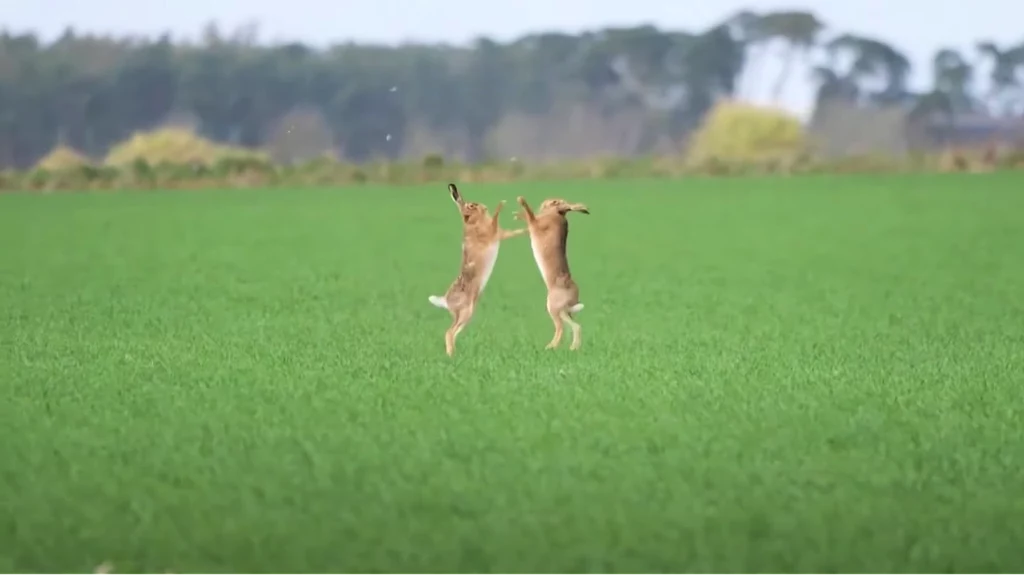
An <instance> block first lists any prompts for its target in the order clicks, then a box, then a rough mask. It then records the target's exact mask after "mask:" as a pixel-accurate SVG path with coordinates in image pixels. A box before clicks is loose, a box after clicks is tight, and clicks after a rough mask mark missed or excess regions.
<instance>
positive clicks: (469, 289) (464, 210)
mask: <svg viewBox="0 0 1024 575" xmlns="http://www.w3.org/2000/svg"><path fill="white" fill-rule="evenodd" d="M448 191H449V192H450V193H451V195H452V201H453V202H455V205H456V206H458V208H459V213H460V214H461V215H462V268H461V269H460V270H459V275H458V277H456V278H455V281H454V282H452V285H451V286H450V287H449V288H448V291H447V292H445V294H444V297H438V296H436V295H432V296H430V297H429V298H428V299H429V300H430V303H432V304H434V305H435V306H437V307H439V308H442V309H446V310H448V312H449V313H451V315H452V325H451V327H449V328H448V331H446V332H445V334H444V347H445V351H446V352H447V353H448V355H449V357H450V356H451V355H452V354H454V353H455V338H456V337H457V336H458V335H459V332H461V331H462V329H463V328H465V327H466V324H467V323H469V320H470V319H471V318H472V317H473V312H474V311H475V310H476V302H477V300H478V299H480V294H481V293H482V292H483V291H484V286H486V285H487V280H489V279H491V273H492V272H494V264H495V263H497V261H498V248H499V247H500V246H501V241H502V240H507V239H509V238H513V237H515V236H518V235H521V234H524V233H526V229H525V228H524V229H518V230H511V231H510V230H503V229H501V227H500V226H499V225H498V214H500V213H501V210H502V208H504V207H505V200H502V201H500V202H498V206H497V207H496V208H494V215H493V216H488V214H487V206H485V205H483V204H480V203H477V202H467V201H465V200H463V199H462V194H460V193H459V189H458V188H456V187H455V184H448Z"/></svg>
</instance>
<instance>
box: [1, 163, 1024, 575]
mask: <svg viewBox="0 0 1024 575" xmlns="http://www.w3.org/2000/svg"><path fill="white" fill-rule="evenodd" d="M462 189H463V192H464V194H465V195H466V197H467V199H469V200H475V201H483V202H485V203H487V204H488V205H489V206H491V207H492V208H493V207H494V205H495V203H496V201H497V200H498V199H500V198H507V199H508V200H510V202H514V200H515V196H516V195H517V194H520V193H522V194H524V195H526V196H527V197H528V198H529V199H531V200H533V201H534V203H537V202H539V201H540V200H542V199H543V198H544V197H547V196H562V197H565V198H567V199H570V200H575V201H585V202H586V203H587V204H588V205H589V207H590V208H591V210H592V215H590V216H589V217H588V216H584V215H579V214H573V215H572V216H571V228H572V231H571V235H570V240H569V248H570V256H571V263H572V266H573V272H574V275H575V276H576V277H577V280H578V281H579V283H580V285H581V290H582V301H583V302H585V303H586V309H585V310H584V311H583V312H582V313H581V314H580V315H579V316H578V318H579V320H580V322H581V324H582V325H583V349H582V350H581V351H579V352H570V351H568V349H567V346H568V339H566V340H565V341H564V342H563V346H565V347H564V348H563V349H561V350H558V351H545V350H544V349H543V348H544V345H545V344H546V343H547V342H548V340H549V339H550V337H551V325H550V320H549V319H548V318H547V315H546V313H545V311H544V290H543V286H542V283H541V280H540V276H539V274H538V272H537V271H536V268H535V267H534V263H533V259H532V257H531V254H530V250H529V244H528V240H526V239H525V238H517V239H513V240H509V242H508V243H506V244H505V245H504V248H503V249H502V254H501V258H500V260H499V263H498V266H497V269H496V271H495V274H494V277H493V278H492V279H491V282H490V284H489V286H488V288H487V292H486V293H485V294H484V297H483V300H482V302H481V306H480V308H479V310H478V313H477V316H476V317H475V318H474V320H473V322H472V323H471V324H470V325H469V327H468V328H467V329H466V331H465V332H463V334H462V336H461V337H460V339H459V348H458V352H457V355H456V357H455V358H454V360H452V359H449V358H448V357H446V356H445V355H444V342H443V332H444V330H445V329H446V328H447V326H448V323H449V318H448V316H447V314H446V313H445V312H443V311H441V310H438V309H435V308H433V307H432V306H431V305H430V304H429V303H428V302H427V296H428V295H431V294H441V293H443V291H444V289H445V288H446V287H447V285H448V283H449V282H450V281H451V280H452V278H453V277H454V274H455V272H456V269H457V265H458V253H459V247H458V246H459V241H460V236H459V234H460V231H459V224H458V216H457V215H456V212H455V208H454V207H453V206H452V204H451V202H450V200H449V199H448V198H447V195H446V191H445V190H444V187H443V185H442V186H433V187H429V188H416V189H412V188H407V189H401V188H371V187H366V188H352V189H339V190H331V191H300V190H292V191H286V190H280V191H258V192H257V191H239V192H208V193H206V192H198V193H191V192H182V193H137V194H130V193H118V194H106V195H104V194H95V195H92V194H80V195H51V196H30V195H8V196H4V197H0V244H2V245H3V246H4V247H3V249H2V251H0V322H2V323H0V374H2V375H0V397H2V400H0V437H2V438H3V440H2V441H0V571H8V572H9V571H50V572H54V571H89V570H92V569H93V568H94V566H96V565H97V564H99V563H101V562H104V561H109V562H111V563H112V564H113V565H114V569H115V570H118V571H130V570H135V571H139V570H146V571H156V572H162V571H166V570H172V571H177V572H188V571H202V572H223V571H236V572H332V571H358V572H393V571H415V572H450V571H467V572H469V571H472V572H499V571H500V572H509V571H513V572H522V571H542V572H560V571H573V572H579V571H615V572H638V571H698V572H708V571H715V572H721V571H759V572H765V571H769V572H785V571H799V572H837V571H840V572H841V571H846V572H855V571H884V572H910V571H936V572H954V571H955V572H1019V571H1020V570H1022V569H1024V555H1021V553H1020V551H1019V546H1020V542H1021V541H1022V540H1024V495H1022V493H1024V491H1022V479H1021V477H1022V476H1021V469H1022V466H1024V427H1022V424H1021V422H1022V417H1024V393H1022V390H1021V384H1022V383H1024V299H1022V294H1024V260H1022V259H1021V253H1022V252H1021V248H1022V247H1024V223H1022V222H1024V220H1022V216H1021V214H1022V213H1024V194H1021V193H1020V190H1022V189H1024V180H1022V178H1021V176H1019V175H1017V176H1014V175H975V176H967V175H964V176H955V175H948V176H890V177H866V176H865V177H848V178H837V177H806V178H790V179H785V178H779V179H734V180H700V179H695V180H690V181H674V182H667V181H666V182H619V183H592V182H588V183H586V184H577V185H571V184H570V185H565V184H561V185H557V186H555V185H548V186H545V185H536V186H529V187H524V186H523V185H490V186H484V185H472V184H466V185H464V186H462ZM513 208H514V204H513V203H510V205H509V206H508V208H507V211H506V214H504V215H503V222H504V225H505V226H506V227H510V228H511V227H516V226H517V224H518V223H517V222H514V221H513V220H512V217H511V213H512V211H513Z"/></svg>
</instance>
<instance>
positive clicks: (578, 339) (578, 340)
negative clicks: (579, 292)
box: [558, 303, 583, 351]
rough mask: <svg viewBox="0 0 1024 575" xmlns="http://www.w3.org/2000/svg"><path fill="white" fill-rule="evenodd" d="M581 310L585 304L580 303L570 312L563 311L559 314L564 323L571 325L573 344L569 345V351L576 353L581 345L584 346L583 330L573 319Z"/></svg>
mask: <svg viewBox="0 0 1024 575" xmlns="http://www.w3.org/2000/svg"><path fill="white" fill-rule="evenodd" d="M580 309H583V304H580V303H578V304H576V305H574V306H572V307H570V308H569V311H563V312H562V313H560V314H558V315H559V316H560V317H561V319H562V321H564V322H565V323H567V324H569V329H571V330H572V343H571V344H569V349H570V350H572V351H576V350H577V349H579V348H580V346H581V345H583V341H582V334H581V333H580V332H581V331H582V328H581V327H580V324H578V323H576V320H574V319H572V314H573V313H574V312H576V311H579V310H580Z"/></svg>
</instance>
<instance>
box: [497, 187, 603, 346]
mask: <svg viewBox="0 0 1024 575" xmlns="http://www.w3.org/2000/svg"><path fill="white" fill-rule="evenodd" d="M517 201H518V202H519V205H520V206H522V210H521V211H520V212H518V213H516V215H515V219H517V220H525V221H526V228H527V230H528V231H529V232H530V246H531V247H532V248H533V258H534V259H535V260H536V261H537V268H538V269H539V270H540V275H541V277H543V278H544V284H545V285H546V286H547V288H548V301H547V306H548V315H550V316H551V321H552V322H554V324H555V335H554V337H553V338H552V339H551V343H549V344H548V345H547V349H554V348H556V347H558V344H559V343H560V342H561V341H562V324H563V322H564V323H567V324H569V327H570V328H571V329H572V344H570V346H569V349H574V350H575V349H579V348H580V344H581V340H580V337H581V336H580V324H578V323H576V321H575V320H574V319H573V314H574V313H578V312H579V311H581V310H582V309H583V304H582V303H580V288H579V286H577V285H576V282H575V281H574V280H573V279H572V274H571V273H570V272H569V260H568V259H566V253H565V248H566V242H567V240H568V239H569V222H568V220H566V218H565V215H566V214H567V213H569V212H580V213H583V214H589V213H590V210H588V209H587V206H585V205H583V204H571V203H569V202H567V201H565V200H561V199H557V198H554V199H549V200H544V202H543V203H541V205H540V211H539V213H537V214H536V215H534V213H533V210H531V209H530V206H529V204H527V203H526V200H525V199H524V198H523V197H522V196H519V197H518V198H517Z"/></svg>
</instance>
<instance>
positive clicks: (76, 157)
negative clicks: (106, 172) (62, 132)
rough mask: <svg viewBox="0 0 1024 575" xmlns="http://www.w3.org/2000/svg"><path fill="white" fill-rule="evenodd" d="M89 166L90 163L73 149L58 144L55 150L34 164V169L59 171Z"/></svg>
mask: <svg viewBox="0 0 1024 575" xmlns="http://www.w3.org/2000/svg"><path fill="white" fill-rule="evenodd" d="M91 164H92V162H91V161H90V160H89V158H87V157H85V156H84V155H82V154H80V153H78V152H77V151H75V150H74V149H73V148H70V147H68V146H65V145H63V144H60V145H58V146H57V147H56V148H54V149H52V150H50V153H49V154H46V155H45V156H43V159H41V160H39V161H38V162H37V163H36V168H39V169H43V170H49V171H60V170H71V169H75V168H80V167H83V166H89V165H91Z"/></svg>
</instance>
